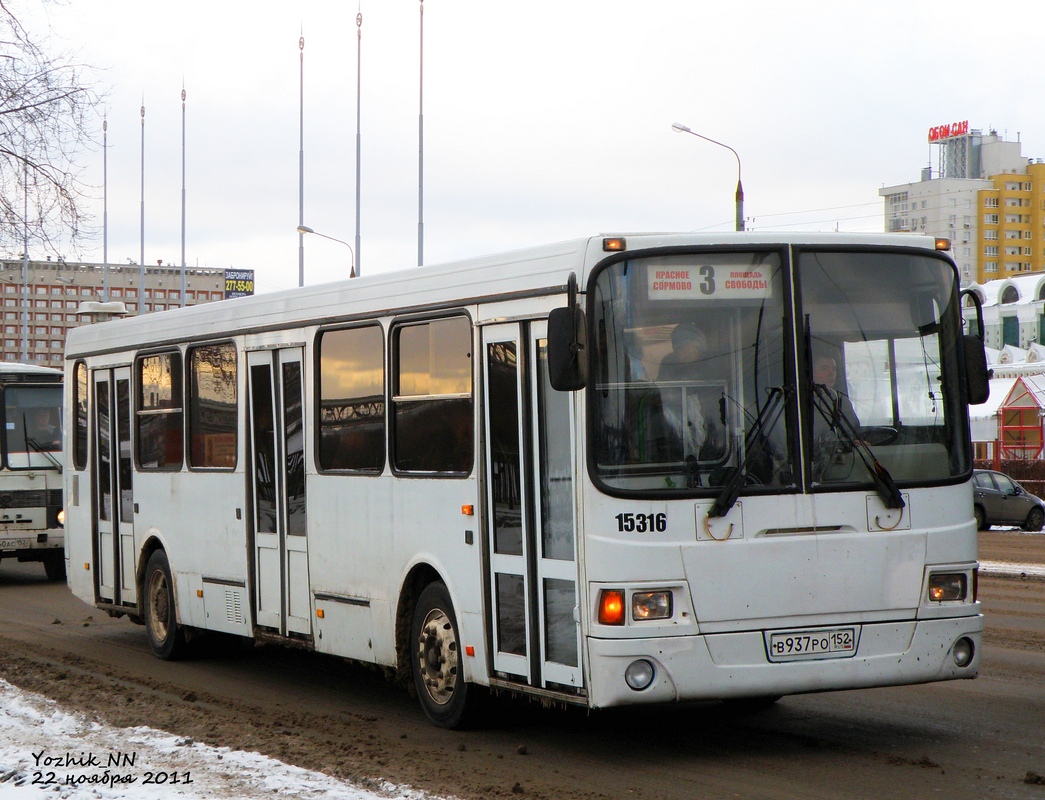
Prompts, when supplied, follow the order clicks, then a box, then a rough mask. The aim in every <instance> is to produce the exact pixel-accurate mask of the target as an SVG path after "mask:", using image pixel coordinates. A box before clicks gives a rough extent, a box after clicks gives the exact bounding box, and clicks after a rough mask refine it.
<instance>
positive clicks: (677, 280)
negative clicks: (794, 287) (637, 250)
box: [647, 264, 773, 300]
mask: <svg viewBox="0 0 1045 800" xmlns="http://www.w3.org/2000/svg"><path fill="white" fill-rule="evenodd" d="M647 280H648V282H649V299H650V300H713V299H728V300H743V299H751V298H755V299H762V298H767V297H772V295H773V284H772V280H771V273H770V269H769V268H768V267H766V266H761V265H744V266H739V265H733V264H701V265H699V266H669V265H664V266H660V265H651V266H650V268H649V270H648V272H647Z"/></svg>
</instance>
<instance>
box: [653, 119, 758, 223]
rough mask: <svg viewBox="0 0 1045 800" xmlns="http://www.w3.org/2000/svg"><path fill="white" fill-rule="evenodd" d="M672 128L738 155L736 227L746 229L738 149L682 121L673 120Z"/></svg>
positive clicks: (676, 131)
mask: <svg viewBox="0 0 1045 800" xmlns="http://www.w3.org/2000/svg"><path fill="white" fill-rule="evenodd" d="M671 129H672V130H673V131H675V133H689V134H692V135H693V136H696V137H697V138H698V139H703V140H704V141H705V142H711V143H712V144H717V145H718V146H719V147H724V148H726V149H727V150H728V151H729V152H731V153H732V154H733V155H734V156H736V159H737V195H736V206H737V220H736V225H737V227H736V229H737V230H738V231H742V230H744V184H743V183H742V182H741V180H740V155H739V154H738V153H737V151H736V150H734V149H733V148H732V147H730V146H729V145H728V144H723V143H722V142H717V141H715V140H714V139H711V138H709V137H707V136H704V135H703V134H700V133H697V132H696V131H694V130H691V129H690V128H689V127H687V126H686V125H683V124H682V123H681V122H673V123H672V124H671Z"/></svg>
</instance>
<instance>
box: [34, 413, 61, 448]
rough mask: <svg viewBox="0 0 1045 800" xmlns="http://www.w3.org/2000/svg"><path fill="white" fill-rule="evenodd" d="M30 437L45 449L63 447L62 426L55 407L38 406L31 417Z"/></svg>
mask: <svg viewBox="0 0 1045 800" xmlns="http://www.w3.org/2000/svg"><path fill="white" fill-rule="evenodd" d="M29 437H30V438H31V439H33V440H34V441H35V442H36V444H37V445H38V446H39V447H41V448H42V449H44V450H59V449H61V447H62V428H61V426H60V425H59V424H58V415H57V412H56V411H55V410H54V409H50V408H37V409H34V410H33V412H32V416H31V417H30V419H29Z"/></svg>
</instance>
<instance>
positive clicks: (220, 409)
mask: <svg viewBox="0 0 1045 800" xmlns="http://www.w3.org/2000/svg"><path fill="white" fill-rule="evenodd" d="M959 303H960V300H959V289H958V276H957V272H956V270H955V267H954V265H953V262H952V261H951V260H950V259H949V258H948V257H947V256H946V254H944V253H941V252H939V251H938V250H937V249H936V242H935V241H934V240H932V239H927V238H924V237H913V236H885V235H881V236H870V237H857V236H846V235H839V234H827V235H823V234H821V235H816V234H808V235H799V234H796V235H788V236H776V235H763V234H757V233H750V234H736V235H734V234H730V235H724V236H706V235H679V234H671V235H632V236H628V237H626V238H623V237H603V236H599V237H594V238H589V239H582V240H578V241H571V242H566V243H562V244H557V245H551V246H546V247H541V248H536V249H532V250H525V251H519V252H513V253H508V254H505V255H501V256H495V257H485V258H479V259H474V260H469V261H462V262H459V263H455V264H450V265H444V266H432V267H423V268H422V267H418V268H416V269H410V270H407V271H402V272H395V273H387V274H374V275H370V276H367V277H365V278H358V279H353V280H346V281H344V282H340V283H334V284H328V285H323V286H315V287H306V288H301V289H294V290H289V291H283V292H279V293H273V294H262V295H258V296H255V297H251V298H243V299H237V300H230V301H226V302H222V303H214V304H210V305H203V306H196V307H191V308H185V309H179V310H173V311H168V312H164V313H159V314H150V315H147V316H141V317H136V318H130V319H123V320H119V321H114V322H107V323H101V324H97V325H89V326H84V327H81V328H78V329H76V330H73V331H71V332H70V334H69V338H68V341H67V349H66V386H67V387H68V389H67V392H66V414H67V415H68V417H69V418H70V419H72V420H73V421H74V431H75V435H73V436H70V437H68V441H69V444H68V445H67V452H66V461H67V464H68V467H67V470H66V473H65V475H66V496H67V498H68V501H69V502H68V506H69V507H68V508H67V514H68V517H67V537H68V543H67V545H68V554H69V561H70V564H71V565H72V566H71V568H70V575H69V584H70V586H71V588H72V590H73V592H74V593H75V594H76V595H77V596H78V597H80V598H82V599H83V600H84V601H86V602H87V603H90V604H93V605H95V606H97V607H99V608H101V609H104V610H106V611H107V612H109V613H110V614H114V615H123V614H126V615H128V616H129V617H130V618H131V619H133V620H135V621H138V622H144V624H145V627H146V632H147V636H148V639H149V642H150V645H151V647H152V649H153V650H154V652H155V653H156V655H158V656H159V657H161V658H165V659H172V658H176V657H177V656H178V655H179V653H180V652H181V651H182V650H183V648H184V646H185V645H186V643H187V641H188V640H189V639H190V638H191V637H193V636H195V635H196V634H198V633H199V632H201V631H220V632H225V633H229V634H236V635H239V636H243V637H253V638H254V639H256V640H265V641H278V642H283V643H288V644H296V645H299V646H305V647H308V648H311V649H314V650H316V651H320V652H323V653H330V654H334V655H337V656H342V657H345V658H348V659H355V660H358V661H363V662H370V663H374V664H378V665H382V666H385V667H390V668H395V669H397V670H398V671H399V672H400V674H402V675H404V676H407V675H410V674H412V676H413V681H414V685H415V686H416V688H417V692H418V695H419V697H420V700H421V704H422V706H423V708H424V711H425V713H426V714H427V715H428V716H429V718H431V719H432V721H433V722H435V723H436V724H438V725H443V726H456V725H459V724H463V723H464V722H465V720H466V719H467V717H468V714H469V711H470V710H471V708H473V707H474V702H473V701H474V700H475V698H476V695H477V693H478V692H480V691H482V687H492V688H495V689H497V690H502V691H509V692H516V693H520V694H524V695H532V696H539V697H540V698H542V699H544V700H547V701H550V702H556V701H558V702H564V703H576V704H581V705H586V706H589V707H593V708H595V707H608V706H617V705H622V704H628V703H651V702H664V701H680V700H691V699H712V698H719V699H745V698H748V699H750V698H759V699H766V698H776V697H778V696H781V695H787V694H793V693H801V692H812V691H822V690H830V689H848V688H855V687H867V686H884V685H895V684H910V683H918V682H927V681H936V680H946V679H951V678H971V677H974V676H975V675H976V672H977V669H978V665H979V656H980V636H981V631H982V627H983V623H982V617H981V614H980V606H979V603H978V602H977V600H976V571H977V560H976V559H977V556H976V526H975V523H974V521H973V515H972V500H971V489H970V474H971V466H972V463H971V454H970V444H969V414H968V403H969V401H970V399H972V400H974V401H978V402H982V400H983V399H985V387H986V368H985V359H984V357H983V348H982V343H981V342H980V341H979V339H977V338H976V337H974V336H972V335H963V332H962V321H961V313H960V308H959ZM676 329H677V330H678V335H677V336H675V338H684V337H683V336H682V334H683V333H686V334H687V335H689V336H691V337H692V338H697V339H702V342H700V348H701V349H700V353H699V355H698V356H689V357H688V361H687V360H686V358H683V357H681V356H679V355H678V354H674V355H671V353H672V338H673V334H676ZM695 331H696V333H694V332H695ZM817 359H821V360H822V359H827V360H829V361H831V362H832V364H831V366H833V367H834V369H835V372H836V375H835V376H834V377H832V378H831V379H830V380H831V382H832V383H833V384H834V385H829V383H828V382H826V380H824V381H817V382H814V380H813V378H814V375H813V370H814V362H816V361H817ZM970 364H971V365H972V366H971V367H970ZM850 405H851V408H852V410H851V411H850V410H849V408H850Z"/></svg>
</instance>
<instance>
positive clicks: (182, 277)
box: [181, 86, 185, 308]
mask: <svg viewBox="0 0 1045 800" xmlns="http://www.w3.org/2000/svg"><path fill="white" fill-rule="evenodd" d="M181 306H182V308H184V307H185V87H184V86H182V87H181Z"/></svg>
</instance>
